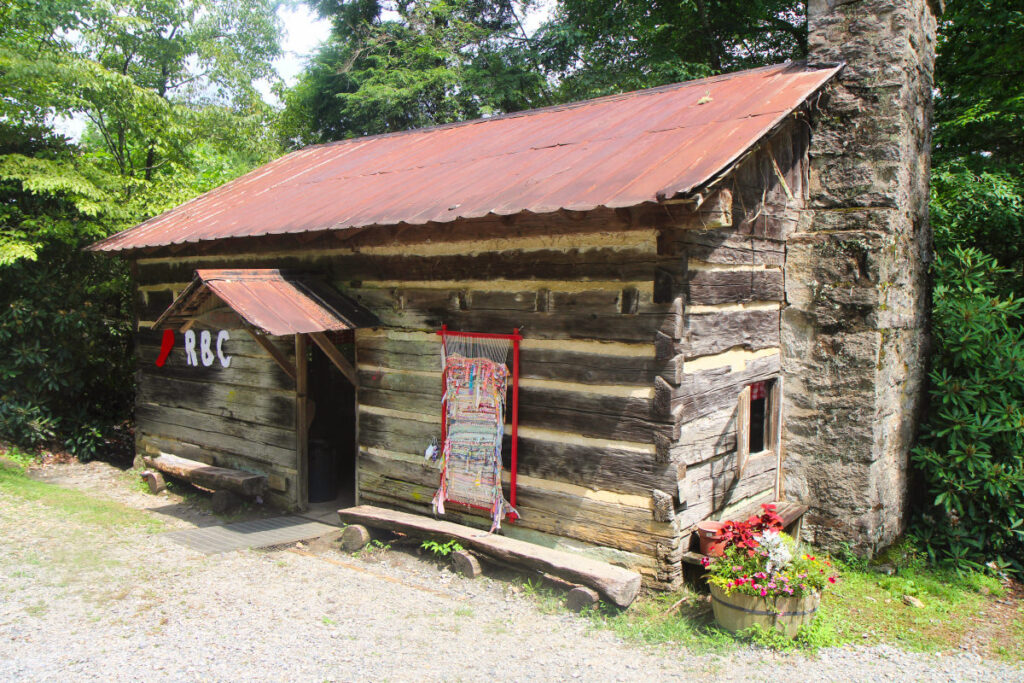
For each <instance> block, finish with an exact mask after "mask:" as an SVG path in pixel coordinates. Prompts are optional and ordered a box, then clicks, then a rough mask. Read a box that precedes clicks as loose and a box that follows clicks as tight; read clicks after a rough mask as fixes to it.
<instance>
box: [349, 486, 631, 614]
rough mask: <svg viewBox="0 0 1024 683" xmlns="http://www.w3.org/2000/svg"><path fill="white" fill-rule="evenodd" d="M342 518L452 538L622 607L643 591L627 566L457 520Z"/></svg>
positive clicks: (357, 510)
mask: <svg viewBox="0 0 1024 683" xmlns="http://www.w3.org/2000/svg"><path fill="white" fill-rule="evenodd" d="M338 517H340V518H341V521H342V522H345V523H346V524H359V525H362V526H366V527H370V528H374V529H384V530H386V531H397V532H400V533H404V534H411V535H413V536H428V537H430V536H433V537H438V536H440V537H444V538H454V539H455V540H457V541H458V542H459V543H460V544H461V545H462V546H463V547H464V548H466V549H467V550H472V551H475V552H478V553H480V554H482V555H486V556H488V557H490V558H492V559H494V560H496V561H498V562H501V563H503V564H509V565H512V566H515V567H520V568H527V569H534V570H538V571H542V572H546V573H548V574H552V575H554V576H557V577H558V578H561V579H564V580H566V581H568V582H570V583H574V584H581V585H584V586H588V587H590V588H593V589H594V590H596V591H597V592H598V593H600V594H601V596H602V597H604V598H605V599H606V600H608V601H609V602H611V603H613V604H615V605H618V606H619V607H628V606H629V604H630V603H632V602H633V600H635V599H636V596H637V594H638V593H639V592H640V574H638V573H637V572H634V571H631V570H629V569H623V568H622V567H616V566H615V565H611V564H607V563H606V562H599V561H598V560H593V559H590V558H589V557H583V556H581V555H576V554H574V553H567V552H564V551H562V550H555V549H553V548H545V547H544V546H540V545H536V544H533V543H527V542H526V541H520V540H518V539H514V538H509V537H508V536H500V535H498V534H491V533H487V532H486V531H483V530H481V529H474V528H472V527H468V526H463V525H461V524H455V523H453V522H447V521H444V520H440V519H434V518H432V517H425V516H422V515H414V514H410V513H408V512H399V511H397V510H388V509H386V508H379V507H375V506H373V505H360V506H357V507H351V508H345V509H342V510H338Z"/></svg>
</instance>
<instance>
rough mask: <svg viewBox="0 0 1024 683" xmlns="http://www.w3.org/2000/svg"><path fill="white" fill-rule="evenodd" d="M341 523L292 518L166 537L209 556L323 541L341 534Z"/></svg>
mask: <svg viewBox="0 0 1024 683" xmlns="http://www.w3.org/2000/svg"><path fill="white" fill-rule="evenodd" d="M337 529H338V525H337V524H324V523H323V522H317V521H313V520H311V519H306V518H304V517H299V516H295V515H289V516H285V517H271V518H270V519H257V520H253V521H251V522H238V523H236V524H224V525H221V526H208V527H203V528H201V529H185V530H183V531H169V532H167V533H166V534H164V535H165V536H166V537H167V538H170V539H171V540H172V541H174V542H176V543H180V544H181V545H184V546H187V547H189V548H192V549H193V550H198V551H199V552H201V553H205V554H207V555H216V554H217V553H227V552H231V551H232V550H241V549H242V548H266V547H269V546H274V545H282V544H285V543H295V542H296V541H305V540H308V539H312V538H319V537H320V536H323V535H324V534H327V533H330V532H331V531H337Z"/></svg>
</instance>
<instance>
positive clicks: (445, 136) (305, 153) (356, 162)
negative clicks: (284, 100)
mask: <svg viewBox="0 0 1024 683" xmlns="http://www.w3.org/2000/svg"><path fill="white" fill-rule="evenodd" d="M840 68H841V66H836V67H828V68H811V67H808V66H806V65H804V64H798V63H797V64H783V65H778V66H771V67H764V68H760V69H752V70H749V71H740V72H737V73H731V74H726V75H722V76H715V77H712V78H706V79H702V80H697V81H689V82H687V83H679V84H676V85H669V86H663V87H660V88H654V89H651V90H639V91H636V92H630V93H625V94H622V95H613V96H609V97H602V98H599V99H595V100H587V101H584V102H577V103H574V104H567V105H562V106H557V107H549V108H546V109H536V110H531V111H525V112H519V113H516V114H508V115H505V116H496V117H493V118H488V119H479V120H476V121H468V122H465V123H457V124H450V125H446V126H438V127H435V128H426V129H420V130H411V131H404V132H401V133H393V134H388V135H379V136H373V137H365V138H355V139H351V140H343V141H340V142H334V143H329V144H326V145H318V146H313V147H308V148H306V149H302V150H299V151H297V152H292V153H291V154H286V155H285V156H283V157H281V158H279V159H277V160H275V161H272V162H270V163H268V164H266V165H264V166H261V167H260V168H257V169H255V170H254V171H252V172H250V173H248V174H246V175H244V176H241V177H240V178H237V179H235V180H233V181H231V182H229V183H227V184H225V185H222V186H221V187H218V188H216V189H214V190H212V191H210V192H207V193H206V194H204V195H201V196H199V197H197V198H195V199H193V200H191V201H189V202H187V203H185V204H182V205H181V206H179V207H177V208H175V209H171V210H170V211H168V212H166V213H164V214H162V215H160V216H157V217H155V218H152V219H150V220H148V221H146V222H144V223H142V224H140V225H137V226H135V227H134V228H131V229H129V230H126V231H124V232H121V233H118V234H116V235H113V236H111V237H109V238H107V239H106V240H103V241H102V242H99V243H97V244H95V245H93V247H92V248H93V249H95V250H98V251H118V250H123V249H137V248H142V247H155V246H164V245H171V244H182V243H191V242H200V241H206V240H218V239H225V238H233V237H255V236H261V235H279V234H288V233H302V232H310V231H318V230H345V229H349V228H363V227H368V226H374V225H399V224H414V225H415V224H423V223H428V222H450V221H454V220H457V219H460V218H479V217H483V216H487V215H489V214H494V215H509V214H516V213H520V212H526V211H529V212H533V213H547V212H553V211H557V210H559V209H570V210H588V209H594V208H598V207H602V206H603V207H610V208H617V207H628V206H637V205H640V204H643V203H647V202H657V201H662V200H665V199H671V198H674V197H679V196H680V195H686V194H687V193H691V192H693V191H695V190H697V189H699V188H700V187H701V186H702V185H704V184H706V183H707V182H708V181H710V180H712V179H714V178H715V177H716V176H717V175H718V174H719V173H721V172H722V171H724V170H726V169H727V168H729V166H730V165H731V164H732V163H733V162H734V161H736V160H737V159H738V158H739V157H740V156H741V155H742V154H744V153H745V152H746V151H747V150H749V149H750V148H751V147H753V146H754V145H756V144H757V143H758V141H760V140H761V139H762V138H763V137H764V136H765V135H766V134H767V133H768V132H769V131H771V130H772V128H773V127H775V126H776V125H777V124H778V123H779V122H781V121H782V120H783V119H784V118H785V117H786V116H787V115H789V114H790V113H791V112H793V110H795V109H796V108H797V107H799V106H800V105H801V104H802V103H803V102H804V101H805V100H807V98H809V97H810V96H811V95H813V94H814V93H815V92H816V91H817V90H818V89H819V88H821V87H822V85H824V84H825V83H826V82H827V81H828V80H829V79H830V78H832V76H834V75H835V74H836V73H837V72H838V71H839V70H840Z"/></svg>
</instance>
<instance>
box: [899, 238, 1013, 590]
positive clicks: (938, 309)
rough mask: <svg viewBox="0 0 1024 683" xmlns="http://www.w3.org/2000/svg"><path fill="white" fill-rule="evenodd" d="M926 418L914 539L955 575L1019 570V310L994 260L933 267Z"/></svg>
mask: <svg viewBox="0 0 1024 683" xmlns="http://www.w3.org/2000/svg"><path fill="white" fill-rule="evenodd" d="M934 272H935V276H936V285H935V289H934V313H933V316H934V321H933V322H934V333H935V344H936V352H935V354H934V355H933V358H932V371H931V375H930V378H931V382H932V388H931V408H930V412H929V417H928V419H927V420H926V423H925V425H924V426H923V429H922V433H921V438H920V440H919V445H918V446H917V447H916V448H915V449H914V452H913V456H912V458H913V462H914V464H915V465H916V466H917V469H918V471H919V472H920V473H921V476H922V478H923V479H924V482H925V484H926V485H927V489H928V499H927V501H926V502H925V505H924V509H923V510H922V511H921V514H920V516H919V521H918V523H917V524H916V528H915V533H916V535H917V536H918V538H919V539H920V540H921V541H922V544H923V545H924V547H926V548H927V550H928V552H929V554H930V555H931V556H932V558H933V559H935V560H938V561H943V562H949V563H952V564H954V565H955V566H957V567H959V568H967V567H971V568H975V569H983V566H984V565H985V564H986V563H988V562H990V561H994V562H996V566H997V567H999V568H1000V569H1005V568H1007V567H1009V568H1012V569H1013V570H1015V571H1018V572H1020V571H1022V570H1024V326H1022V323H1024V300H1022V299H1019V298H1015V297H1013V296H1012V295H1004V296H1001V295H1000V294H999V281H1000V279H1001V277H1002V276H1004V275H1005V270H1004V269H1001V268H1000V267H999V266H998V264H997V263H996V261H995V259H993V258H992V257H990V256H987V255H985V254H983V253H982V252H981V251H979V250H977V249H973V248H968V249H961V248H960V247H953V248H952V249H951V250H950V251H948V252H946V253H940V254H939V255H938V257H937V260H936V263H935V269H934Z"/></svg>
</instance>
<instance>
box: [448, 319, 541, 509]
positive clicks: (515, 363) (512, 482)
mask: <svg viewBox="0 0 1024 683" xmlns="http://www.w3.org/2000/svg"><path fill="white" fill-rule="evenodd" d="M437 333H438V334H439V335H441V344H442V345H443V346H444V349H445V355H447V352H448V345H447V344H446V343H445V338H446V337H469V338H471V339H511V340H512V435H511V436H512V453H511V454H510V455H511V467H509V495H508V502H509V505H511V506H512V508H513V512H509V513H506V517H509V519H510V521H513V522H514V521H515V520H517V519H519V515H518V514H517V513H515V512H514V509H515V507H516V469H517V463H518V457H517V456H518V442H519V439H518V438H517V436H518V433H519V341H520V340H521V339H522V338H523V337H522V335H520V334H519V328H518V327H516V328H513V330H512V334H486V333H484V332H454V331H452V330H449V329H448V326H447V325H441V329H440V330H438V331H437ZM447 373H448V370H447V368H442V369H441V390H442V391H444V390H445V389H446V388H447V386H448V374H447ZM447 436H448V416H447V411H445V410H442V411H441V447H442V448H443V447H444V441H445V439H446V438H447ZM451 502H452V503H455V504H456V505H462V506H463V507H469V508H475V509H477V510H487V508H485V507H483V506H482V505H473V504H471V503H460V502H458V501H456V500H453V501H451Z"/></svg>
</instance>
